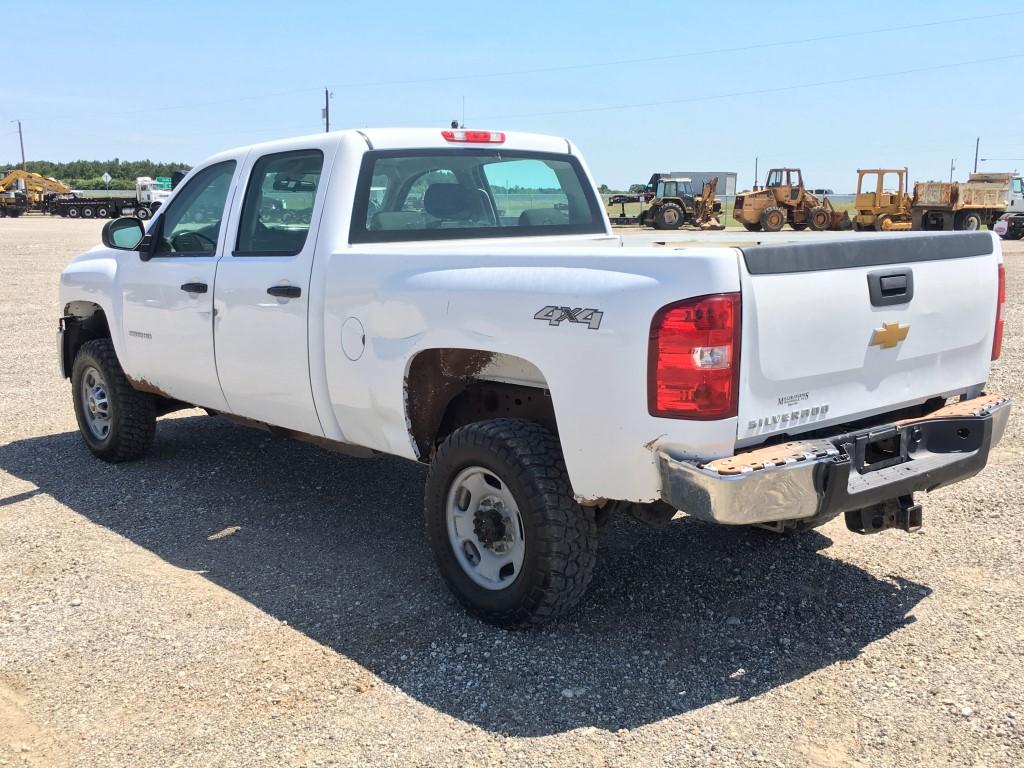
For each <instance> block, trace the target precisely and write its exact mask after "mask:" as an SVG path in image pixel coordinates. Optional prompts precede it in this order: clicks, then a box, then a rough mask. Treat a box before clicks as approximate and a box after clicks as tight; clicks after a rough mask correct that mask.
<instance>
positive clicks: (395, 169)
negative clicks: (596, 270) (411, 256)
mask: <svg viewBox="0 0 1024 768" xmlns="http://www.w3.org/2000/svg"><path fill="white" fill-rule="evenodd" d="M604 231H605V230H604V221H603V218H602V215H601V209H600V206H599V204H598V201H597V199H596V196H595V195H594V193H593V191H592V189H591V186H590V183H589V182H588V181H587V177H586V176H585V175H584V173H583V168H582V167H581V166H580V164H579V161H578V160H577V159H576V158H575V157H572V156H571V155H559V154H548V153H538V152H523V151H500V150H494V149H475V148H458V149H432V150H428V149H424V150H397V151H375V152H368V153H367V154H366V155H365V157H364V159H363V165H362V168H361V171H360V175H359V184H358V187H357V191H356V200H355V207H354V210H353V216H352V228H351V233H350V240H351V242H353V243H388V242H407V241H413V240H454V239H460V238H490V237H524V236H533V237H536V236H541V235H569V234H601V233H603V232H604Z"/></svg>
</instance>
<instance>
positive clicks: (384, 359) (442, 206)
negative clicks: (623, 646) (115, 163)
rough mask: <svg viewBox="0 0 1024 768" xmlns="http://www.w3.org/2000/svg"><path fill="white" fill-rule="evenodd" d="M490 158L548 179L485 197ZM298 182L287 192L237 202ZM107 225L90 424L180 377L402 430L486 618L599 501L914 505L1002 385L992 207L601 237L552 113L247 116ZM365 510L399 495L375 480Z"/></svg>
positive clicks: (81, 379) (158, 410) (562, 549)
mask: <svg viewBox="0 0 1024 768" xmlns="http://www.w3.org/2000/svg"><path fill="white" fill-rule="evenodd" d="M509 178H515V179H516V182H517V185H518V186H519V187H521V188H529V189H544V190H547V191H546V192H545V194H544V195H542V196H538V197H537V199H536V201H535V202H533V203H525V204H524V205H523V206H522V207H521V210H515V211H512V210H509V209H508V208H505V209H500V208H499V206H498V205H497V204H496V198H495V193H494V187H496V186H501V185H506V184H507V179H509ZM502 188H504V187H502ZM293 192H294V193H298V194H305V195H307V196H309V198H311V205H312V215H311V216H309V217H303V218H302V220H301V221H293V222H290V223H286V222H284V221H272V222H266V221H263V220H262V218H261V211H263V210H264V209H265V204H266V201H267V198H268V197H271V196H272V197H274V198H276V199H279V200H280V199H282V197H283V196H284V195H290V194H293ZM524 197H528V196H524ZM553 201H554V202H553ZM286 202H287V201H286ZM102 237H103V247H97V248H94V249H92V250H90V251H89V252H87V253H84V254H82V255H80V256H78V257H77V258H75V259H74V260H73V261H72V263H71V264H70V265H68V267H67V268H66V269H65V270H64V272H63V274H62V276H61V281H60V322H59V333H58V337H57V344H58V350H59V361H60V368H61V372H62V374H63V375H64V376H65V377H68V378H70V380H71V390H70V392H71V401H72V404H73V407H74V410H75V415H76V417H77V420H78V424H79V428H80V431H81V436H82V439H83V441H84V443H85V445H86V446H87V447H88V449H89V450H90V451H92V452H93V453H94V454H95V455H96V456H97V457H99V458H100V459H103V460H105V461H109V462H121V461H127V460H131V459H137V458H140V457H141V456H143V455H144V454H145V453H146V452H147V450H148V449H149V447H150V445H151V444H152V442H153V440H154V437H155V436H156V434H157V418H158V417H159V416H160V415H163V414H166V413H169V412H171V411H175V410H177V409H181V408H184V407H186V406H188V405H196V406H201V407H202V408H205V409H206V410H207V412H209V413H210V414H214V415H221V416H225V417H228V418H231V419H233V420H236V421H238V422H240V423H243V424H246V425H249V426H255V427H259V428H262V429H267V430H270V431H272V432H273V433H275V434H277V435H282V436H291V437H295V438H297V439H301V440H306V441H309V442H311V443H314V444H316V445H319V446H323V447H329V448H332V449H335V450H338V451H343V452H346V453H350V454H353V455H359V456H365V457H372V456H378V455H381V454H389V455H394V456H399V457H402V458H405V459H408V460H410V461H417V462H420V463H422V464H424V465H426V466H427V467H428V468H429V470H428V473H427V476H426V491H425V504H424V507H425V517H426V528H427V534H428V539H429V542H430V546H431V548H432V550H433V553H434V556H435V558H436V560H437V563H438V566H439V569H440V572H441V576H442V577H443V579H444V581H445V582H446V583H447V584H448V586H449V587H450V588H451V589H452V591H453V592H454V594H455V595H456V596H457V597H458V599H459V600H460V601H461V602H462V603H463V604H464V605H465V606H466V607H467V608H468V609H469V610H470V611H471V612H472V613H474V614H475V615H477V616H479V617H482V618H483V619H485V620H487V621H490V622H493V623H494V624H497V625H501V626H520V625H523V624H531V623H537V622H541V621H544V620H546V619H549V618H551V617H553V616H556V615H558V614H560V613H563V612H564V611H566V610H568V609H569V608H570V607H572V606H573V605H574V604H575V603H577V602H578V601H579V599H580V597H581V596H582V594H583V593H584V591H585V590H586V588H587V585H588V583H589V582H590V580H591V577H592V576H593V574H594V570H595V568H596V567H597V565H596V564H597V550H598V529H599V527H600V526H601V525H603V524H604V523H605V522H606V521H607V520H608V519H609V517H610V516H611V515H614V514H630V515H632V516H634V517H636V518H638V519H639V520H642V521H645V522H649V523H658V522H667V521H669V520H670V519H671V518H672V517H673V516H675V515H676V513H677V511H679V510H682V511H684V512H685V513H687V514H689V515H692V516H694V517H696V518H699V519H701V520H705V521H708V522H711V523H720V524H725V525H761V526H765V527H769V528H771V529H772V530H774V531H777V532H789V533H794V534H795V533H799V532H801V531H805V530H808V529H811V528H814V527H816V526H819V525H822V524H824V523H826V522H827V521H829V520H831V519H832V518H834V517H836V516H838V515H842V516H844V518H845V521H846V525H847V526H848V527H849V528H851V529H852V530H855V531H857V532H860V533H874V532H878V531H882V530H884V529H886V528H898V529H902V530H908V531H910V530H916V529H917V528H918V527H919V526H920V525H921V522H922V511H921V506H920V504H919V503H918V501H917V500H915V498H914V494H915V493H916V492H923V491H931V490H934V489H935V488H939V487H941V486H944V485H948V484H950V483H955V482H957V481H959V480H962V479H964V478H966V477H969V476H971V475H974V474H975V473H977V472H979V471H980V470H981V469H982V468H983V467H984V465H985V463H986V461H987V458H988V455H989V450H990V449H991V448H992V446H994V445H995V444H996V443H997V442H998V441H999V440H1000V438H1001V437H1002V435H1003V430H1004V428H1005V426H1006V423H1007V418H1008V415H1009V412H1010V402H1009V400H1008V399H1007V398H1006V397H1003V396H1001V395H999V394H997V393H994V392H992V391H991V390H990V389H989V388H988V386H987V384H986V381H987V379H988V375H989V367H990V364H991V360H994V359H996V358H998V357H999V353H1000V347H1001V343H1002V333H1003V320H1002V304H1003V300H1004V296H1005V283H1004V273H1003V265H1002V256H1001V253H1000V246H999V241H998V239H997V238H995V237H994V235H992V234H991V233H980V232H974V233H961V234H956V235H939V236H936V235H928V234H915V233H905V234H903V233H896V234H894V235H892V236H891V237H889V238H885V239H875V238H860V239H857V238H856V237H855V236H854V237H852V238H847V239H836V240H829V241H822V240H814V241H809V242H806V243H802V244H800V243H798V244H793V243H785V244H779V245H750V246H742V247H719V248H709V247H695V248H680V249H670V250H666V249H652V248H643V247H623V246H622V243H621V241H620V240H619V239H618V238H616V237H615V236H614V235H613V233H612V231H611V228H610V224H609V221H608V218H607V216H606V214H605V211H604V209H603V207H602V206H601V201H600V198H599V196H598V194H597V190H596V189H595V186H594V184H593V179H592V177H591V175H590V173H589V171H588V170H587V166H586V164H585V163H584V161H583V159H582V157H581V156H580V154H579V151H578V149H577V148H576V146H575V145H574V144H572V143H571V142H569V141H567V140H566V139H563V138H556V137H548V136H539V135H532V134H520V133H504V132H500V131H475V130H474V131H470V130H430V129H391V130H373V129H363V130H359V131H341V132H336V133H325V134H317V135H314V136H307V137H302V138H296V139H288V140H283V141H277V142H271V143H267V144H259V145H256V146H251V147H243V148H240V149H235V150H231V151H227V152H223V153H221V154H219V155H215V156H214V157H212V158H210V159H209V160H207V161H205V162H203V163H200V164H199V165H198V166H196V167H195V168H194V169H193V170H192V171H191V172H190V173H189V175H188V176H187V177H186V178H185V179H184V181H183V182H182V183H181V184H179V185H178V187H177V188H176V189H175V190H174V192H173V194H172V195H171V197H170V198H169V199H168V201H167V202H166V203H165V204H164V205H163V206H162V207H161V208H160V210H159V211H158V213H157V216H156V218H155V219H153V220H152V221H151V222H149V223H148V226H147V225H144V224H143V222H140V221H139V220H138V219H136V218H134V217H131V218H121V219H117V220H114V221H110V222H108V223H107V224H106V226H105V227H104V228H103V235H102ZM211 318H214V320H212V321H211ZM112 492H113V491H112ZM184 492H186V493H187V486H186V488H185V491H184ZM366 514H369V515H373V516H375V517H376V518H377V519H379V521H380V526H381V530H382V536H386V530H387V528H388V527H389V526H393V525H394V524H395V514H394V510H393V509H391V508H390V505H388V504H382V505H381V506H379V507H373V508H369V509H367V510H366ZM807 578H808V580H809V581H811V580H813V579H814V576H813V574H808V576H807ZM790 586H792V585H790ZM381 609H382V610H385V609H386V608H385V606H382V607H381Z"/></svg>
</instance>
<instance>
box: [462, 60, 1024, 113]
mask: <svg viewBox="0 0 1024 768" xmlns="http://www.w3.org/2000/svg"><path fill="white" fill-rule="evenodd" d="M1020 58H1024V53H1015V54H1011V55H1009V56H995V57H993V58H990V59H973V60H971V61H958V62H953V63H950V64H936V65H934V66H931V67H916V68H915V69H904V70H899V71H893V72H882V73H878V74H871V75H859V76H857V77H845V78H841V79H838V80H819V81H818V82H815V83H797V84H795V85H781V86H777V87H775V88H756V89H753V90H749V91H734V92H732V93H715V94H709V95H707V96H688V97H686V98H682V99H661V100H658V101H643V102H635V103H632V104H609V105H606V106H600V107H580V108H578V109H560V110H552V111H549V112H525V113H520V114H514V115H494V116H490V117H483V118H480V119H481V120H511V119H516V118H522V117H547V116H549V115H575V114H583V113H588V112H611V111H614V110H619V109H641V108H647V107H662V106H666V105H669V104H689V103H692V102H697V101H714V100H715V99H731V98H737V97H740V96H757V95H761V94H765V93H782V92H786V91H798V90H801V89H803V88H819V87H821V86H825V85H844V84H847V83H859V82H863V81H865V80H876V79H878V78H883V77H898V76H902V75H914V74H918V73H920V72H934V71H936V70H940V69H953V68H955V67H968V66H972V65H974V64H988V63H991V62H994V61H1007V60H1009V59H1020Z"/></svg>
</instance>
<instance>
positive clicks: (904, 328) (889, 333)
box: [868, 323, 910, 349]
mask: <svg viewBox="0 0 1024 768" xmlns="http://www.w3.org/2000/svg"><path fill="white" fill-rule="evenodd" d="M908 333H910V326H909V325H900V324H899V323H882V327H881V328H875V332H874V334H872V336H871V344H869V345H868V346H872V347H873V346H876V345H877V346H879V347H880V348H882V349H892V348H893V347H895V346H896V345H897V344H899V343H900V342H901V341H903V340H904V339H905V338H907V334H908Z"/></svg>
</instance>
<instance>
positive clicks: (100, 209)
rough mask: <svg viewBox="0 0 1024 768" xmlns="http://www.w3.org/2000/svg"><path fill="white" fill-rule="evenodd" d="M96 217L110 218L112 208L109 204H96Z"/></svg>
mask: <svg viewBox="0 0 1024 768" xmlns="http://www.w3.org/2000/svg"><path fill="white" fill-rule="evenodd" d="M96 218H98V219H109V218H110V209H109V208H107V206H105V205H97V206H96Z"/></svg>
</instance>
